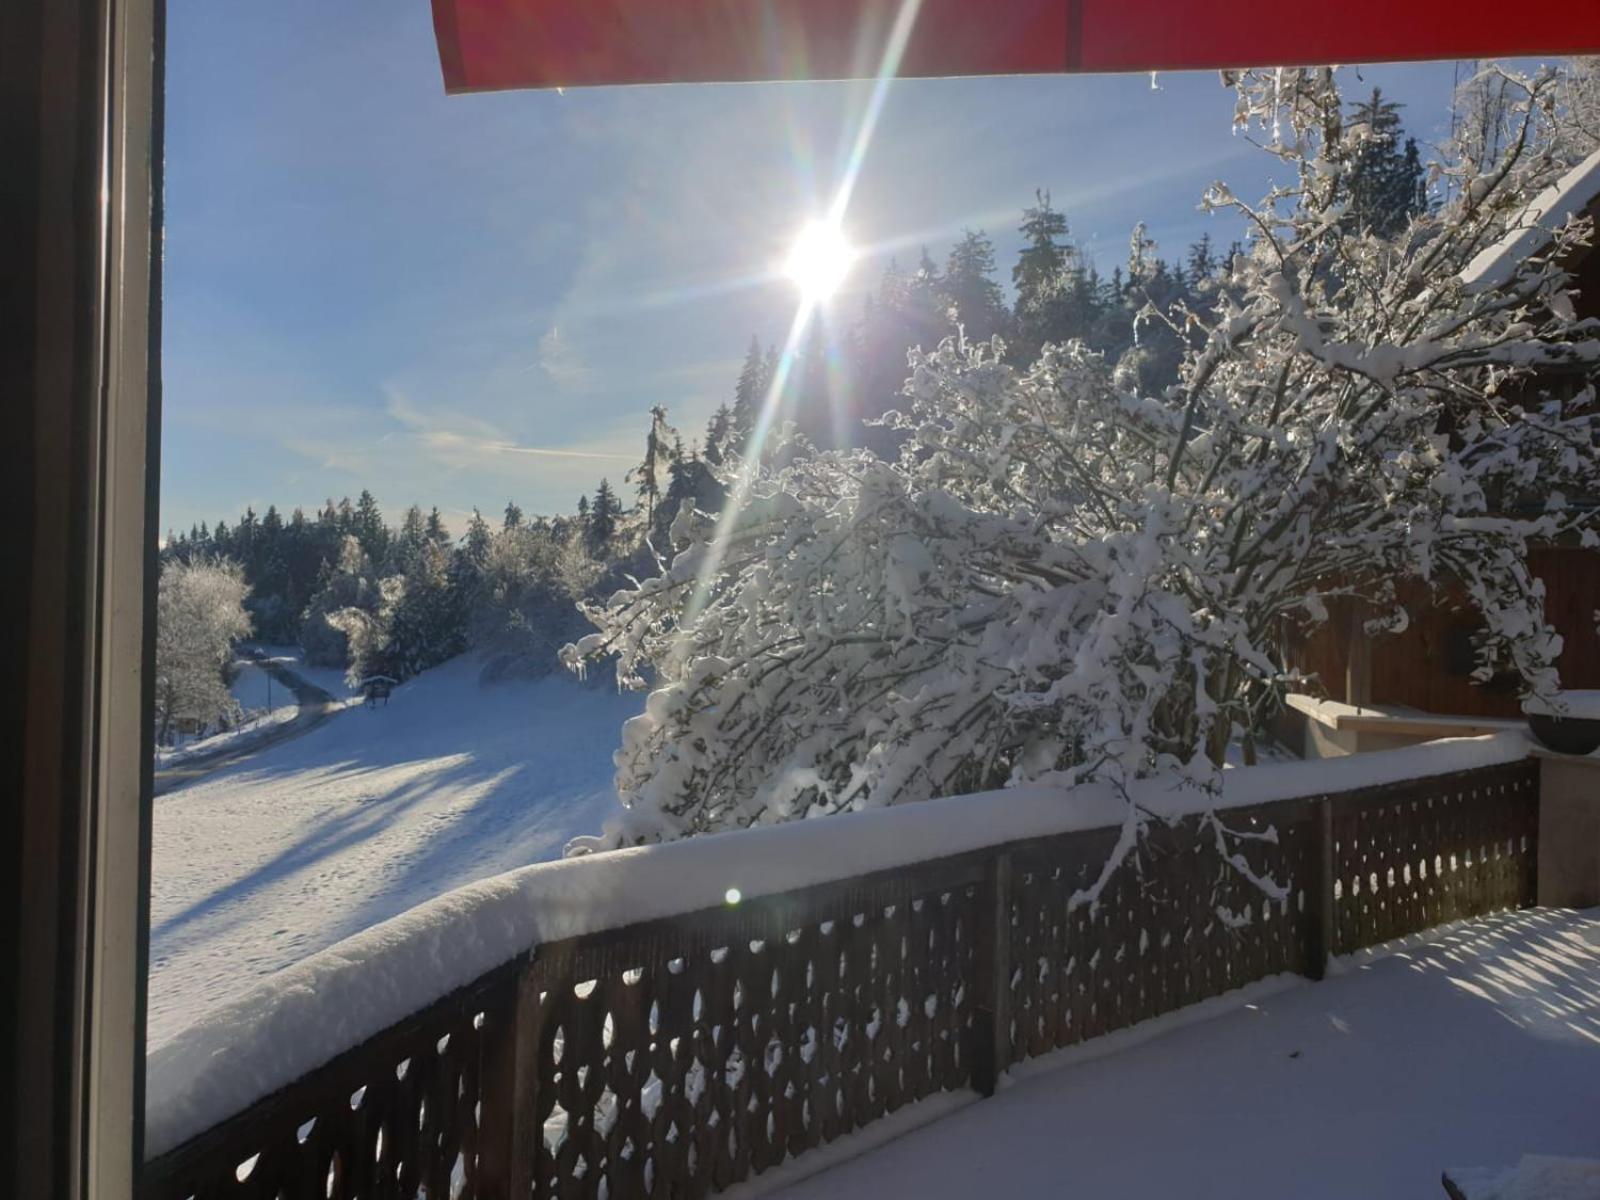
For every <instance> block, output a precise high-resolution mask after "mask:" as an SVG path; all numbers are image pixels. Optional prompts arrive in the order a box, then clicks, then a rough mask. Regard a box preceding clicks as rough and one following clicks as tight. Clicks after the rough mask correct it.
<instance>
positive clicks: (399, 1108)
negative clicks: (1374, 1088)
mask: <svg viewBox="0 0 1600 1200" xmlns="http://www.w3.org/2000/svg"><path fill="white" fill-rule="evenodd" d="M1219 817H1220V818H1221V819H1222V821H1223V827H1221V828H1219V826H1218V825H1217V823H1215V822H1214V821H1212V820H1211V819H1209V818H1188V819H1186V820H1184V821H1181V822H1179V823H1177V824H1175V825H1172V826H1163V825H1159V824H1157V825H1156V826H1155V828H1154V829H1153V830H1152V831H1151V832H1150V833H1149V835H1148V836H1147V837H1146V838H1145V839H1144V840H1143V841H1142V842H1141V843H1140V845H1139V848H1138V850H1137V851H1136V853H1135V855H1134V857H1133V860H1132V861H1131V862H1130V863H1129V864H1128V865H1125V866H1124V867H1122V868H1121V869H1120V870H1119V871H1118V872H1117V873H1116V874H1115V875H1114V876H1113V877H1112V878H1111V879H1110V881H1109V882H1108V884H1107V886H1106V887H1105V888H1104V889H1103V890H1102V891H1101V892H1100V894H1099V897H1098V902H1097V903H1094V904H1090V903H1088V902H1086V901H1085V900H1084V898H1083V893H1084V891H1085V889H1087V888H1088V887H1089V886H1090V885H1091V884H1092V883H1093V882H1094V880H1095V879H1096V877H1097V876H1098V874H1099V873H1100V870H1101V868H1102V866H1103V865H1104V864H1105V862H1106V861H1107V856H1108V855H1109V854H1110V852H1111V850H1112V847H1113V845H1114V844H1115V842H1116V840H1117V836H1118V831H1117V830H1115V829H1098V830H1090V831H1086V832H1082V833H1071V834H1063V835H1058V836H1053V837H1048V838H1040V839H1035V840H1032V841H1028V842H1022V843H1014V844H1011V845H1008V846H1001V847H996V848H994V849H992V850H988V851H981V852H977V853H973V854H966V855H961V856H958V857H953V858H946V859H941V860H938V861H935V862H927V863H921V864H918V865H916V866H914V867H910V868H905V869H901V870H895V871H887V872H881V873H878V874H875V875H870V876H865V877H862V878H858V879H854V880H849V881H846V882H843V883H835V884H827V885H824V886H821V887H814V888H808V889H805V890H804V891H797V892H791V893H786V894H782V895H776V896H769V897H765V898H763V899H760V900H754V901H747V902H745V903H742V904H739V905H737V906H732V907H728V908H724V909H716V910H709V911H703V912H697V913H691V914H687V915H685V916H682V917H675V918H672V919H669V920H662V921H653V922H649V923H646V924H640V925H634V926H630V927H627V928H623V929H617V930H613V931H610V932H607V933H604V934H600V935H596V936H589V937H584V938H579V939H575V940H573V941H569V942H559V943H554V944H550V945H546V946H542V947H539V948H538V950H537V951H536V952H535V953H534V954H533V955H532V956H531V957H530V958H529V959H528V960H526V961H518V962H514V963H511V964H508V965H507V966H505V967H503V968H500V969H499V970H497V971H495V972H492V973H491V974H490V975H488V976H485V977H484V978H483V979H482V980H480V981H479V982H478V983H477V984H475V985H473V986H472V987H469V988H466V989H463V991H461V992H459V993H457V994H456V995H455V996H452V997H449V998H447V999H446V1000H444V1001H442V1002H440V1003H439V1004H436V1005H434V1006H432V1007H430V1008H429V1009H428V1010H426V1011H425V1012H423V1013H420V1014H418V1015H417V1016H415V1017H413V1018H411V1019H410V1020H408V1021H405V1022H402V1023H401V1024H400V1025H397V1026H395V1027H393V1028H391V1029H389V1030H388V1031H386V1032H385V1033H383V1034H380V1035H379V1036H377V1037H375V1038H373V1039H371V1040H370V1041H368V1042H366V1043H365V1044H363V1045H361V1046H358V1047H357V1048H355V1049H354V1050H351V1051H350V1052H348V1053H346V1054H343V1055H341V1056H340V1057H339V1058H338V1059H336V1060H335V1061H333V1062H332V1063H329V1064H328V1065H327V1066H326V1067H323V1068H321V1069H319V1070H317V1071H315V1072H313V1073H312V1074H310V1075H308V1076H307V1077H305V1078H304V1079H302V1080H300V1081H299V1082H297V1083H295V1084H292V1085H291V1086H289V1087H288V1088H285V1089H283V1090H282V1091H280V1092H278V1093H277V1094H275V1095H273V1096H270V1097H268V1098H267V1099H266V1100H263V1101H262V1102H261V1103H259V1104H257V1105H255V1106H254V1107H253V1108H251V1109H250V1110H248V1111H246V1112H244V1113H242V1114H240V1115H239V1116H237V1117H233V1118H230V1119H229V1120H227V1121H225V1122H223V1123H222V1124H221V1125H218V1126H217V1127H216V1128H214V1129H212V1130H211V1131H209V1132H208V1133H206V1134H203V1135H201V1136H200V1137H198V1138H195V1139H194V1140H193V1141H191V1142H189V1143H188V1144H186V1145H184V1146H182V1147H180V1148H179V1149H177V1150H175V1151H173V1152H171V1153H170V1154H166V1155H164V1156H162V1157H161V1158H159V1159H156V1160H154V1161H152V1162H151V1163H149V1164H147V1167H146V1173H145V1178H144V1181H143V1187H142V1196H143V1197H144V1200H181V1198H184V1197H194V1198H195V1200H212V1198H223V1197H229V1198H231V1197H240V1198H244V1197H251V1198H256V1197H259V1198H262V1200H279V1198H282V1200H300V1198H302V1197H303V1198H310V1197H317V1198H319V1200H321V1198H327V1200H343V1198H347V1197H355V1196H360V1197H363V1198H366V1197H373V1198H381V1197H390V1196H393V1197H402V1196H403V1197H405V1198H406V1200H412V1198H413V1197H417V1196H419V1195H420V1196H427V1197H429V1198H430V1200H432V1198H435V1197H437V1198H441V1200H442V1198H443V1197H454V1196H468V1197H511V1196H516V1197H525V1196H530V1195H531V1196H535V1197H547V1196H562V1197H569V1196H572V1197H578V1196H581V1197H599V1196H601V1195H605V1196H607V1197H609V1198H610V1200H629V1198H632V1197H643V1196H672V1197H679V1196H683V1197H698V1196H704V1195H706V1194H708V1193H710V1192H714V1191H717V1190H720V1189H722V1188H724V1187H726V1186H728V1185H729V1184H731V1183H734V1182H736V1181H738V1180H741V1179H745V1178H747V1177H749V1176H750V1175H751V1174H753V1173H758V1172H761V1171H765V1170H767V1169H769V1168H771V1167H773V1166H776V1165H777V1164H778V1163H780V1162H783V1161H785V1160H786V1159H788V1158H791V1157H794V1156H796V1155H801V1154H804V1153H805V1152H806V1151H808V1150H810V1149H812V1148H814V1147H817V1146H819V1145H822V1144H824V1143H826V1142H829V1141H832V1140H833V1139H835V1138H837V1137H840V1136H841V1135H844V1134H847V1133H849V1132H851V1131H852V1130H855V1129H857V1128H859V1127H861V1126H863V1125H866V1124H868V1123H870V1122H872V1121H874V1120H877V1119H878V1118H880V1117H882V1116H884V1115H886V1114H888V1113H890V1112H894V1111H895V1110H896V1109H899V1108H901V1107H902V1106H904V1105H906V1104H910V1103H913V1102H915V1101H917V1100H920V1099H923V1098H925V1097H927V1096H930V1095H933V1094H935V1093H938V1092H941V1091H951V1090H955V1089H958V1088H963V1087H969V1086H970V1087H975V1088H977V1089H978V1090H979V1091H982V1092H986V1093H987V1092H989V1091H992V1090H993V1087H994V1083H995V1079H996V1077H997V1074H998V1073H999V1072H1000V1071H1002V1070H1003V1069H1004V1068H1005V1067H1006V1066H1007V1065H1008V1064H1009V1063H1010V1062H1014V1061H1018V1060H1020V1059H1023V1058H1027V1057H1031V1056H1034V1055H1038V1054H1043V1053H1047V1052H1049V1051H1050V1050H1053V1049H1055V1048H1057V1047H1060V1046H1065V1045H1070V1044H1072V1043H1075V1042H1079V1041H1083V1040H1084V1039H1086V1038H1091V1037H1095V1036H1097V1035H1099V1034H1102V1033H1107V1032H1110V1031H1112V1030H1115V1029H1119V1028H1123V1027H1125V1026H1128V1025H1132V1024H1134V1023H1136V1022H1138V1021H1141V1020H1144V1019H1146V1018H1148V1017H1152V1016H1156V1015H1158V1014H1160V1013H1163V1012H1167V1011H1170V1010H1172V1009H1175V1008H1180V1007H1183V1006H1184V1005H1188V1004H1192V1003H1195V1002H1196V1001H1199V1000H1202V999H1205V998H1207V997H1209V996H1214V995H1218V994H1220V993H1222V992H1226V991H1229V990H1231V989H1233V988H1236V987H1240V986H1242V985H1243V984H1246V983H1249V982H1251V981H1253V980H1256V979H1261V978H1265V977H1267V976H1270V975H1275V974H1279V973H1282V972H1298V973H1301V974H1307V975H1311V976H1313V977H1315V976H1320V974H1321V972H1322V968H1323V964H1324V961H1325V958H1326V954H1327V952H1328V951H1330V950H1333V951H1336V952H1345V951H1348V950H1352V949H1355V948H1358V947H1361V946H1365V945H1370V944H1373V943H1376V942H1379V941H1383V940H1388V939H1390V938H1394V937H1398V936H1401V935H1404V934H1409V933H1414V932H1420V931H1421V930H1424V929H1427V928H1430V927H1431V926H1433V925H1436V924H1439V923H1442V922H1445V921H1449V920H1453V919H1456V918H1458V917H1466V916H1475V915H1478V914H1481V913H1487V912H1491V911H1495V910H1498V909H1503V908H1511V907H1518V906H1523V905H1528V904H1531V903H1532V902H1533V898H1534V862H1535V858H1536V850H1537V837H1538V769H1537V765H1536V764H1534V763H1532V762H1529V761H1523V762H1513V763H1510V764H1507V765H1502V766H1492V767H1484V768H1479V769H1475V770H1471V771H1463V772H1458V773H1456V774H1453V775H1440V776H1434V777H1430V778H1425V779H1418V780H1412V781H1408V782H1405V783H1401V784H1393V785H1388V786H1384V787H1378V788H1369V789H1365V790H1363V791H1357V792H1348V793H1344V794H1342V795H1339V796H1334V797H1325V798H1322V799H1317V800H1291V801H1282V802H1278V803H1274V804H1266V805H1261V806H1258V807H1254V808H1238V809H1232V810H1229V811H1227V812H1226V813H1223V814H1219ZM1246 872H1248V873H1249V874H1250V875H1254V876H1255V877H1256V878H1257V879H1258V880H1263V881H1269V882H1270V885H1271V887H1272V888H1274V889H1276V891H1275V892H1274V894H1273V895H1272V896H1269V894H1268V892H1267V891H1265V890H1263V888H1262V887H1261V886H1258V884H1257V883H1256V882H1252V880H1251V879H1250V878H1248V877H1247V874H1246Z"/></svg>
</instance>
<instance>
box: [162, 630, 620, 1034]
mask: <svg viewBox="0 0 1600 1200" xmlns="http://www.w3.org/2000/svg"><path fill="white" fill-rule="evenodd" d="M295 669H296V670H298V669H299V668H298V667H296V668H295ZM478 669H479V668H478V664H477V663H476V662H474V661H472V660H471V659H470V658H461V659H457V660H454V661H452V662H449V663H446V664H444V665H443V666H441V667H437V668H435V669H434V670H432V671H428V672H426V673H425V674H423V675H421V676H419V677H418V678H417V679H415V680H413V681H411V682H409V683H407V684H406V685H405V686H403V687H401V688H398V689H396V690H395V692H394V695H393V698H392V699H391V700H390V702H389V705H388V707H386V708H377V709H374V710H368V709H365V708H361V707H359V706H357V707H352V708H349V709H347V710H345V711H343V712H339V713H336V714H335V715H333V716H331V717H330V718H329V719H328V720H327V721H325V722H324V723H323V724H322V725H320V726H318V727H316V728H314V729H312V730H311V731H310V732H308V733H306V734H305V735H304V736H299V737H294V738H291V739H289V740H287V741H285V742H283V743H281V744H279V745H276V746H272V747H269V748H267V749H265V750H263V751H262V752H261V753H259V754H256V755H254V756H253V757H251V758H250V759H248V760H246V761H244V762H242V763H239V764H237V765H234V766H229V767H224V768H222V769H221V770H219V771H218V772H217V773H216V774H215V775H212V776H208V777H206V778H204V779H202V780H200V781H199V782H197V783H194V784H192V785H190V786H188V787H185V788H182V789H181V790H178V791H174V792H171V793H168V794H167V795H163V796H159V797H157V799H156V801H155V817H154V845H153V852H152V864H151V925H150V929H151V947H150V1014H149V1015H150V1044H151V1045H152V1046H155V1045H159V1044H160V1043H162V1042H164V1041H165V1040H167V1039H168V1038H169V1037H171V1035H172V1034H173V1033H175V1032H176V1031H177V1030H178V1029H180V1028H182V1027H183V1026H184V1025H185V1024H186V1023H187V1022H188V1021H189V1020H191V1019H193V1018H194V1017H195V1016H196V1015H198V1014H199V1013H201V1012H204V1011H205V1010H207V1009H209V1008H211V1007H212V1006H214V1005H216V1004H218V1003H220V1002H221V1001H224V1000H226V999H228V998H230V997H232V996H234V995H237V994H238V993H239V992H240V991H242V990H244V989H245V988H247V987H248V986H249V985H250V984H252V983H254V982H256V981H257V980H258V979H259V978H260V977H262V976H263V975H266V974H268V973H270V972H272V971H275V970H277V969H279V968H281V967H283V966H286V965H288V964H290V963H292V962H295V961H297V960H299V959H301V958H303V957H305V956H306V955H307V954H310V953H313V952H314V951H317V950H320V949H322V948H323V947H325V946H328V945H330V944H331V943H333V942H335V941H338V940H339V939H340V938H343V937H346V936H348V935H349V934H352V933H355V932H357V931H358V930H361V929H364V928H366V927H367V926H369V925H371V924H373V923H374V922H377V921H382V920H384V919H386V918H388V917H391V916H394V915H395V914H397V913H399V912H402V911H404V910H406V909H408V908H410V907H412V906H413V905H416V904H418V903H421V902H422V901H424V900H427V899H429V898H431V897H433V896H435V895H438V894H439V893H441V892H444V891H448V890H450V889H452V888H456V887H460V886H461V885H463V884H465V883H469V882H471V881H473V880H476V879H480V878H483V877H484V876H488V875H494V874H497V873H499V872H502V871H506V870H508V869H510V868H512V867H516V866H521V865H523V864H526V863H532V862H539V861H542V860H545V859H550V858H555V857H558V856H559V855H560V854H561V850H562V847H563V846H564V845H565V843H566V842H567V840H568V839H569V838H570V837H572V836H574V835H576V834H579V833H593V832H596V831H598V829H599V827H600V824H601V822H602V821H603V820H604V818H605V817H606V816H607V815H609V813H610V811H611V808H612V806H613V805H614V804H615V803H616V800H615V793H614V792H613V790H612V783H611V777H612V765H611V754H612V751H613V750H614V749H615V747H616V745H617V743H618V740H619V734H618V731H619V728H620V726H621V723H622V722H623V721H624V720H626V719H627V718H628V717H630V716H632V715H634V714H635V713H636V712H637V711H638V710H639V708H640V706H641V703H642V701H641V699H640V698H639V697H637V696H619V695H616V694H615V693H613V692H611V691H610V690H608V689H605V688H595V687H582V686H580V685H578V684H577V683H575V682H573V681H572V680H570V679H568V678H565V677H558V678H550V679H545V680H540V681H538V682H534V683H505V684H498V685H495V686H492V687H487V688H485V687H480V686H479V684H478ZM311 682H315V683H317V684H318V685H319V686H324V687H326V686H327V684H326V683H325V682H324V681H323V680H322V679H320V678H313V679H312V680H311ZM330 682H331V681H330ZM276 691H277V685H276V684H275V685H274V694H275V695H276ZM341 692H342V689H341ZM334 694H335V696H336V697H337V696H339V695H340V694H341V693H340V692H335V693H334Z"/></svg>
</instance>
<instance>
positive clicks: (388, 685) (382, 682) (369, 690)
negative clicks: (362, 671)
mask: <svg viewBox="0 0 1600 1200" xmlns="http://www.w3.org/2000/svg"><path fill="white" fill-rule="evenodd" d="M398 683H399V680H397V679H391V678H389V676H387V675H368V676H367V677H366V678H365V679H363V680H362V681H361V694H362V696H363V697H365V699H366V705H367V707H368V708H377V707H378V701H380V700H382V701H383V706H384V707H385V708H387V707H389V693H390V692H392V691H393V690H394V689H395V687H396V685H397V684H398Z"/></svg>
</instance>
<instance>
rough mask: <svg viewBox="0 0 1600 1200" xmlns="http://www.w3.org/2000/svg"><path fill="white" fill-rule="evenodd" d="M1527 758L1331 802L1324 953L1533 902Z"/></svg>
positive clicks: (1531, 782)
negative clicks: (1332, 914)
mask: <svg viewBox="0 0 1600 1200" xmlns="http://www.w3.org/2000/svg"><path fill="white" fill-rule="evenodd" d="M1538 797H1539V769H1538V763H1537V762H1536V761H1533V760H1524V761H1522V762H1514V763H1507V764H1505V765H1503V766H1497V767H1481V768H1479V769H1477V770H1474V771H1461V772H1457V773H1456V774H1453V775H1439V776H1435V777H1433V778H1430V779H1417V780H1408V781H1407V782H1405V783H1401V784H1389V785H1387V786H1384V787H1379V788H1372V789H1368V790H1366V791H1363V792H1356V793H1351V794H1350V795H1347V796H1341V797H1338V798H1337V799H1335V800H1334V801H1333V843H1334V845H1333V861H1334V896H1335V909H1336V911H1337V914H1338V916H1337V921H1336V927H1335V936H1334V952H1335V953H1338V954H1347V953H1349V952H1350V951H1352V950H1359V949H1361V948H1362V947H1363V946H1374V945H1378V944H1379V943H1382V942H1387V941H1392V940H1394V939H1395V938H1398V937H1404V936H1405V935H1407V934H1412V933H1420V932H1422V931H1423V930H1425V929H1432V928H1433V927H1434V926H1437V925H1444V924H1447V923H1448V922H1450V921H1458V920H1461V919H1463V918H1466V917H1478V916H1483V915H1484V914H1486V913H1492V912H1500V911H1503V910H1505V909H1508V908H1519V907H1523V906H1525V905H1529V904H1532V903H1533V902H1534V895H1535V868H1536V863H1537V857H1538V838H1539V804H1538Z"/></svg>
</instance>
